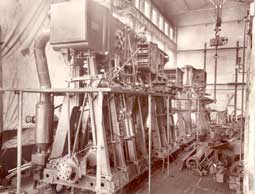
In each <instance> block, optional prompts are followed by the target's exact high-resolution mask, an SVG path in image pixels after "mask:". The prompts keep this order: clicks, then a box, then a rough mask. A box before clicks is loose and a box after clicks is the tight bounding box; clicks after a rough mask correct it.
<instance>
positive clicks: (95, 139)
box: [88, 93, 97, 145]
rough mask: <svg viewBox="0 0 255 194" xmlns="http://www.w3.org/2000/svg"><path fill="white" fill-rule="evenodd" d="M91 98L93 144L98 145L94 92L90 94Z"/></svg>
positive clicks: (90, 111)
mask: <svg viewBox="0 0 255 194" xmlns="http://www.w3.org/2000/svg"><path fill="white" fill-rule="evenodd" d="M88 99H89V113H90V122H91V128H92V138H93V145H97V136H96V125H95V116H94V115H95V113H94V106H93V98H92V94H90V93H89V94H88Z"/></svg>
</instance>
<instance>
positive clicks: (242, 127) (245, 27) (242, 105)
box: [240, 17, 247, 162]
mask: <svg viewBox="0 0 255 194" xmlns="http://www.w3.org/2000/svg"><path fill="white" fill-rule="evenodd" d="M246 29H247V17H245V21H244V34H243V64H242V103H241V121H242V125H241V129H240V130H241V131H240V162H241V161H242V150H243V145H242V144H243V130H244V116H243V114H244V74H245V62H246V61H245V55H246V53H245V47H246Z"/></svg>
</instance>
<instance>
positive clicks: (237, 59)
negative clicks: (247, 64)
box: [234, 41, 239, 120]
mask: <svg viewBox="0 0 255 194" xmlns="http://www.w3.org/2000/svg"><path fill="white" fill-rule="evenodd" d="M238 64H239V41H237V42H236V65H235V96H234V118H235V120H236V119H237V115H236V114H237V88H238V85H237V83H238Z"/></svg>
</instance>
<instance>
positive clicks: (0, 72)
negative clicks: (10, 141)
mask: <svg viewBox="0 0 255 194" xmlns="http://www.w3.org/2000/svg"><path fill="white" fill-rule="evenodd" d="M0 43H1V26H0ZM1 47H2V45H1V44H0V87H3V66H2V48H1ZM2 132H3V93H2V92H0V149H1V147H2Z"/></svg>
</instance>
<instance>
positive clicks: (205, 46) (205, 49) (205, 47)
mask: <svg viewBox="0 0 255 194" xmlns="http://www.w3.org/2000/svg"><path fill="white" fill-rule="evenodd" d="M206 54H207V43H205V44H204V70H205V71H206V57H207V56H206Z"/></svg>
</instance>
